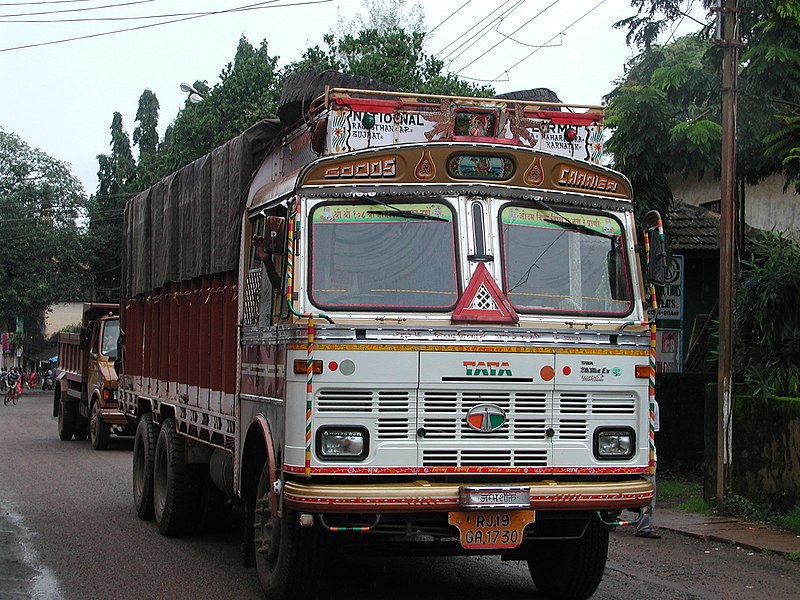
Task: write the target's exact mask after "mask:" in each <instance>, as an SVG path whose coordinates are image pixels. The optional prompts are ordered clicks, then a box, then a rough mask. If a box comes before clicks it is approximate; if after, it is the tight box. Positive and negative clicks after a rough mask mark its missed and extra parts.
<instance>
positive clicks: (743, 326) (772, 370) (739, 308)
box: [734, 232, 800, 398]
mask: <svg viewBox="0 0 800 600" xmlns="http://www.w3.org/2000/svg"><path fill="white" fill-rule="evenodd" d="M740 281H741V283H740V285H739V286H738V289H737V296H736V305H735V312H734V322H735V338H734V343H735V356H736V364H735V369H736V371H738V372H743V373H744V380H745V383H746V385H747V386H748V389H749V391H750V392H751V393H753V394H755V395H757V396H760V397H762V398H767V397H770V396H775V395H783V396H798V395H800V313H798V311H796V310H787V307H792V306H795V304H796V302H797V298H798V294H800V244H798V243H797V242H796V241H793V240H790V239H787V238H786V237H785V236H784V235H783V234H781V233H775V232H763V233H762V234H761V235H760V237H759V238H757V239H756V241H755V242H754V243H753V246H752V251H751V255H750V257H749V258H747V259H745V260H743V261H742V270H741V276H740Z"/></svg>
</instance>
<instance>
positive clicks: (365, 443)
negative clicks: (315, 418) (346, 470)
mask: <svg viewBox="0 0 800 600" xmlns="http://www.w3.org/2000/svg"><path fill="white" fill-rule="evenodd" d="M316 437H317V440H316V441H317V444H316V450H317V458H319V459H320V460H326V461H362V460H364V459H365V458H367V456H368V455H369V432H368V431H367V429H366V428H365V427H361V426H351V425H324V426H322V427H320V428H319V429H317V436H316Z"/></svg>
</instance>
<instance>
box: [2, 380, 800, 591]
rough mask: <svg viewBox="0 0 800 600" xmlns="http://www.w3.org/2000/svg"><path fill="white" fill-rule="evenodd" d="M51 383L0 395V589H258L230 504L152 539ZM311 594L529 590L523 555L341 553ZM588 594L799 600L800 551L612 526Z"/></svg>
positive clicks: (110, 464) (120, 480)
mask: <svg viewBox="0 0 800 600" xmlns="http://www.w3.org/2000/svg"><path fill="white" fill-rule="evenodd" d="M50 412H51V396H50V394H49V393H48V394H44V393H33V394H32V393H30V392H27V393H26V394H25V396H23V398H22V400H21V402H20V404H19V405H17V406H2V405H0V508H1V509H2V512H0V556H2V558H0V598H9V599H13V598H38V599H41V600H63V599H67V598H69V599H75V600H83V599H93V598H98V599H101V598H114V599H131V600H134V599H136V600H139V599H145V598H146V599H151V598H170V599H175V600H179V599H183V598H185V599H187V600H188V599H193V600H194V599H202V598H209V599H214V598H220V599H223V598H240V599H246V598H254V599H255V598H262V597H263V596H262V594H261V592H260V588H259V586H258V582H257V578H256V575H255V571H254V570H251V569H244V568H243V567H242V566H241V560H240V551H239V547H240V535H239V534H240V528H241V522H240V521H241V515H240V514H239V513H237V512H236V511H235V512H234V516H233V519H232V521H231V524H230V527H229V528H227V529H226V530H225V531H222V532H218V533H213V534H203V535H196V536H192V537H187V538H164V537H161V536H160V535H159V534H158V531H157V529H156V526H155V524H154V523H150V522H143V521H140V520H139V519H138V518H137V517H136V513H135V510H134V508H133V501H132V496H131V483H130V480H131V449H132V446H133V440H132V438H117V437H113V436H112V439H111V444H110V447H109V449H108V450H107V451H105V452H96V451H94V450H92V448H91V445H90V444H89V443H88V442H75V441H72V442H62V441H60V440H59V439H58V435H57V427H56V420H55V419H54V418H53V417H51V416H50ZM319 576H322V577H324V578H325V581H326V584H325V586H324V587H325V589H326V590H327V591H326V593H325V594H324V595H323V596H321V597H322V598H331V599H333V600H338V599H345V598H346V599H348V600H351V599H373V598H380V599H395V598H396V599H400V598H402V599H404V600H406V599H408V598H415V599H426V598H431V599H434V598H435V599H440V598H459V600H472V599H475V600H477V599H481V600H486V599H487V598H492V599H495V598H501V599H506V598H507V599H517V598H537V597H538V594H536V592H535V588H534V586H533V584H532V583H531V580H530V576H529V574H528V571H527V568H526V566H525V565H524V564H520V563H517V562H508V563H502V562H500V560H499V559H498V558H494V557H469V558H467V557H459V558H421V557H414V558H381V557H376V556H364V555H358V554H353V555H352V556H347V555H342V556H339V557H338V558H337V560H336V561H335V563H332V564H331V565H330V566H329V568H328V569H327V571H326V573H324V574H321V575H319ZM595 597H596V598H609V599H611V598H613V599H619V600H625V599H631V600H633V599H637V600H638V599H643V598H647V599H654V600H661V599H663V600H667V599H669V600H671V599H675V598H683V599H718V598H725V599H738V598H741V599H748V600H749V599H757V598H769V599H771V600H774V599H778V598H781V599H784V598H785V599H790V598H798V599H800V562H790V561H787V560H784V559H782V558H779V557H776V556H766V555H760V554H757V553H752V552H748V551H743V550H737V549H736V548H735V547H732V546H725V545H719V544H714V543H705V542H702V541H699V540H695V539H691V538H686V537H682V536H680V535H677V534H673V533H670V532H664V537H663V538H662V539H661V540H645V539H639V538H635V537H633V535H632V532H631V531H630V530H629V529H620V530H618V531H617V532H615V533H613V534H612V539H611V548H610V553H609V562H608V565H607V568H606V575H605V578H604V580H603V582H602V583H601V586H600V589H599V590H598V593H597V594H596V595H595Z"/></svg>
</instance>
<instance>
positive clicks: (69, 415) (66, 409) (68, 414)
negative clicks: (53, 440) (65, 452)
mask: <svg viewBox="0 0 800 600" xmlns="http://www.w3.org/2000/svg"><path fill="white" fill-rule="evenodd" d="M75 408H76V407H75V403H74V402H64V401H63V400H59V402H58V437H60V438H61V439H62V440H64V441H65V442H66V441H68V440H71V439H72V436H73V435H74V434H75V414H76V412H77V411H76V410H75Z"/></svg>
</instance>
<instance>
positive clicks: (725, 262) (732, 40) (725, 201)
mask: <svg viewBox="0 0 800 600" xmlns="http://www.w3.org/2000/svg"><path fill="white" fill-rule="evenodd" d="M738 5H739V0H718V3H717V9H716V10H717V11H718V12H717V19H719V20H721V23H722V28H721V31H722V40H718V41H717V42H716V43H717V44H719V45H720V46H722V48H723V52H724V57H723V61H722V165H721V166H722V177H721V179H722V181H721V185H722V190H721V195H720V223H719V367H718V371H717V384H718V392H717V494H716V496H717V497H716V501H717V502H716V503H717V512H718V513H722V511H723V508H724V498H725V489H726V487H727V485H726V484H727V483H728V482H729V481H730V469H731V456H732V452H731V439H732V435H731V434H732V428H733V420H732V401H733V370H732V364H733V299H734V273H735V271H736V269H735V256H734V248H735V246H736V239H735V238H736V227H735V223H736V105H737V100H736V93H737V89H736V88H737V74H738V68H739V45H740V44H739V37H740V34H739V6H738ZM719 30H720V29H719V28H718V31H719Z"/></svg>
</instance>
